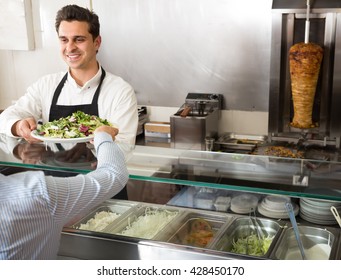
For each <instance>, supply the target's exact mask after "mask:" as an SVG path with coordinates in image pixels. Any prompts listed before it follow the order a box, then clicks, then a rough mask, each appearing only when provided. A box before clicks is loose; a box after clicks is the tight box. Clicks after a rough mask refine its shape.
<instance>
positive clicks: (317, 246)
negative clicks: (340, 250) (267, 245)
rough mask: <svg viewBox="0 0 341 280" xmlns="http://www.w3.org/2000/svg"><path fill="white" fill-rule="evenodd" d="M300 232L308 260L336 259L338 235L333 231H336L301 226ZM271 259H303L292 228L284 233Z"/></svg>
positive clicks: (299, 227)
mask: <svg viewBox="0 0 341 280" xmlns="http://www.w3.org/2000/svg"><path fill="white" fill-rule="evenodd" d="M298 230H299V232H300V237H301V240H302V243H303V248H304V252H305V255H306V258H307V259H308V260H313V259H316V260H327V259H333V258H334V255H335V254H336V251H337V248H336V247H337V246H336V245H337V238H336V236H337V235H336V234H335V233H333V232H332V231H334V230H335V229H329V230H327V229H324V228H318V227H313V226H303V225H299V226H298ZM334 247H335V248H334ZM271 258H273V259H278V260H301V259H302V256H301V253H300V250H299V248H298V245H297V241H296V238H295V233H294V230H293V228H292V227H290V228H287V229H286V230H284V231H283V234H282V236H281V238H280V240H279V242H278V244H277V246H276V248H275V249H274V251H273V254H272V256H271Z"/></svg>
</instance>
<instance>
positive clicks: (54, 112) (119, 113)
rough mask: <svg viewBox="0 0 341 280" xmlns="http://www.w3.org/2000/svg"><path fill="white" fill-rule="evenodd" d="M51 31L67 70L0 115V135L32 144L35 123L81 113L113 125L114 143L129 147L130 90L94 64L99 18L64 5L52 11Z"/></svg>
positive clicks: (134, 118) (133, 110)
mask: <svg viewBox="0 0 341 280" xmlns="http://www.w3.org/2000/svg"><path fill="white" fill-rule="evenodd" d="M55 28H56V31H57V35H58V38H59V42H60V53H61V56H62V58H63V59H64V61H65V62H66V64H67V65H68V71H67V72H66V73H65V72H62V73H55V74H50V75H46V76H44V77H42V78H40V79H39V80H38V81H37V82H35V83H34V84H32V85H31V86H30V87H29V88H28V89H27V92H26V93H25V95H23V96H22V97H21V98H20V99H19V100H18V101H17V102H16V103H15V104H14V105H12V106H10V107H8V108H7V109H6V110H5V111H4V112H3V113H2V114H0V133H5V134H7V135H10V136H17V137H22V138H24V139H26V140H27V141H28V142H30V143H33V142H36V141H37V140H36V139H35V138H33V137H32V136H31V131H32V130H34V129H36V127H37V121H38V120H41V121H42V122H43V123H46V122H48V121H53V120H56V119H59V118H61V117H67V116H69V115H71V114H72V113H73V112H76V111H82V112H84V113H87V114H90V115H96V116H99V117H100V118H103V119H107V120H108V121H109V122H111V123H112V124H116V125H118V128H119V131H120V132H119V134H118V135H117V136H116V142H118V143H120V144H121V147H123V146H124V145H123V146H122V144H126V145H127V147H133V145H134V144H135V137H136V131H137V126H138V112H137V100H136V96H135V92H134V89H133V88H132V86H131V85H129V84H128V83H127V82H126V81H124V80H123V79H122V78H120V77H118V76H115V75H114V74H111V73H108V72H106V71H105V70H104V69H103V67H102V66H101V65H100V63H99V61H98V60H97V53H98V51H99V49H100V46H101V43H102V39H101V36H100V23H99V18H98V16H97V15H96V14H95V13H94V12H93V11H90V10H89V9H86V8H82V7H79V6H77V5H67V6H65V7H63V8H61V9H60V10H59V11H58V12H57V16H56V21H55ZM128 150H129V148H128Z"/></svg>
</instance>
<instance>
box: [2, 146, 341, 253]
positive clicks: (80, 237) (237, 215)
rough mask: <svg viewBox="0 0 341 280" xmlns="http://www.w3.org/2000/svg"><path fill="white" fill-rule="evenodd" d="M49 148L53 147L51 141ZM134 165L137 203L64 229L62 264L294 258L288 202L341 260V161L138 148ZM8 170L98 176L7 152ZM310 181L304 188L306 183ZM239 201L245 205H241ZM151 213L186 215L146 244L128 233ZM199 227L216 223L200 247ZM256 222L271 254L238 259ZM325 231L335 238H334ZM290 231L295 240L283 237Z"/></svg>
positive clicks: (112, 206)
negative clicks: (241, 242) (102, 220)
mask: <svg viewBox="0 0 341 280" xmlns="http://www.w3.org/2000/svg"><path fill="white" fill-rule="evenodd" d="M6 143H7V144H8V142H6ZM18 144H19V145H20V143H18ZM42 146H43V147H44V148H45V144H42ZM35 148H36V147H35ZM49 156H53V154H49ZM335 158H338V157H335ZM127 165H128V170H129V173H130V179H129V181H128V185H127V188H128V198H129V200H128V201H118V200H109V201H106V202H104V203H103V204H102V205H98V207H97V208H96V209H92V211H89V213H88V214H86V215H84V217H78V219H77V220H75V221H74V222H73V223H72V224H69V225H68V226H66V227H65V228H64V230H63V232H62V238H61V244H60V250H59V257H60V258H71V259H250V258H251V259H277V258H284V256H285V255H286V253H285V252H279V253H275V251H276V250H279V251H281V249H280V248H283V245H280V244H283V242H289V243H290V244H291V243H292V241H291V239H292V236H291V235H292V234H290V227H291V224H290V221H289V219H288V217H287V216H286V213H285V212H283V209H281V211H282V212H278V211H279V210H278V209H276V207H278V206H279V205H280V203H283V202H284V201H291V202H292V204H293V205H295V214H296V218H297V221H298V224H299V226H305V227H314V228H317V229H319V234H318V235H316V234H315V233H316V231H311V232H310V231H309V233H308V234H307V236H314V238H310V239H309V240H310V241H309V242H310V243H311V242H315V243H318V244H320V243H321V242H322V244H327V245H328V246H330V248H331V251H330V255H329V259H340V250H339V247H340V228H339V227H338V225H337V222H336V220H334V219H333V216H332V214H331V212H329V208H328V207H330V206H331V205H333V206H335V207H336V208H337V209H338V210H339V211H340V210H341V206H340V205H341V184H340V182H341V173H340V171H341V162H340V161H339V160H328V161H325V160H313V159H304V158H282V157H275V156H265V155H252V154H237V153H233V154H232V153H220V152H209V151H201V150H200V151H199V150H198V151H196V150H180V149H172V148H161V147H149V146H138V145H137V146H135V148H134V150H133V152H132V154H131V155H130V157H129V159H128V162H127ZM0 166H1V172H2V173H4V174H11V173H16V172H19V171H23V170H28V169H30V170H32V169H39V170H44V171H45V172H46V173H49V174H53V175H56V176H70V174H78V173H83V174H85V173H88V172H89V171H91V170H92V167H91V166H90V165H89V166H86V165H84V164H82V165H77V164H75V165H66V166H64V167H63V166H61V165H60V164H55V161H53V160H44V161H36V162H35V163H34V162H30V163H29V164H28V163H23V162H22V161H21V160H20V159H18V158H17V157H15V156H14V155H11V154H9V153H5V152H3V151H1V152H0ZM303 180H305V181H306V183H305V184H302V181H303ZM237 196H239V198H238V199H234V198H235V197H237ZM269 197H275V198H276V199H270V198H269ZM154 198H155V201H153V203H151V202H150V201H151V200H154ZM255 198H256V202H257V203H258V204H256V205H257V206H256V209H250V208H251V206H252V207H255V204H254V201H255ZM279 198H281V199H279ZM236 202H237V204H236V205H235V203H236ZM246 202H247V203H246ZM238 203H239V204H238ZM314 203H315V205H316V204H317V207H315V206H314ZM241 205H244V207H241ZM247 205H249V206H247ZM231 206H232V207H231ZM260 207H262V208H260ZM271 207H272V208H271ZM147 208H148V209H158V208H160V209H162V210H167V211H170V212H175V213H177V214H176V215H175V217H174V219H172V220H170V221H169V222H168V223H167V224H166V225H165V226H164V227H163V228H161V229H160V230H159V231H158V232H157V233H156V234H155V236H152V237H149V238H145V237H136V236H135V237H133V236H127V235H122V234H120V232H119V231H120V230H123V229H124V228H125V227H126V226H127V225H130V226H131V225H132V224H133V222H134V221H135V220H137V219H138V217H139V216H141V215H142V216H143V215H145V213H146V209H147ZM282 208H283V206H282ZM301 209H303V210H304V212H301ZM276 211H277V212H276ZM98 212H113V213H116V214H117V217H116V218H115V219H113V220H112V221H109V224H108V225H105V227H104V228H103V229H102V230H100V231H97V230H95V231H94V230H89V229H81V227H80V226H81V225H82V224H87V222H88V221H89V220H91V219H92V218H95V217H96V213H98ZM108 216H109V215H108ZM195 220H199V221H201V222H202V221H204V222H203V223H204V224H206V223H208V224H209V227H207V228H205V227H204V229H205V230H206V231H204V232H201V233H200V234H199V235H198V234H197V233H194V236H195V237H196V238H199V240H197V239H196V238H194V239H193V236H192V233H191V229H192V222H193V221H195ZM254 220H256V221H258V224H260V227H261V228H262V232H263V233H265V234H266V235H267V234H268V233H269V234H270V235H271V237H273V239H272V242H271V244H270V246H269V248H268V251H266V253H265V254H263V255H260V256H253V255H248V254H245V253H244V254H243V253H242V252H240V251H238V252H232V251H231V244H233V242H237V241H238V239H239V238H242V237H244V236H243V234H244V233H245V232H249V231H250V232H254V233H255V232H256V231H255V229H257V226H255V224H253V223H252V224H251V221H254ZM95 224H96V223H95ZM194 227H195V226H194ZM325 230H327V231H328V233H329V232H330V235H328V234H327V235H326V234H325V233H326V232H324V231H325ZM302 232H303V233H304V232H305V231H302ZM286 233H287V234H288V235H289V237H284V234H286ZM266 235H265V236H266ZM200 238H201V239H200ZM285 240H287V241H285ZM321 240H322V241H321ZM309 242H308V243H309ZM310 243H309V244H310ZM203 245H204V246H203ZM285 246H286V245H285ZM290 246H291V245H290ZM325 247H326V245H325Z"/></svg>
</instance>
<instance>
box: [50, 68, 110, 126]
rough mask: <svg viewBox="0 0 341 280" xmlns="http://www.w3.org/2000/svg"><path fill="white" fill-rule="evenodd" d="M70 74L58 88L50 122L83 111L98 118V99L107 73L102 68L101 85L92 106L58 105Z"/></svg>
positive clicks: (54, 96) (54, 97)
mask: <svg viewBox="0 0 341 280" xmlns="http://www.w3.org/2000/svg"><path fill="white" fill-rule="evenodd" d="M67 75H68V73H66V74H65V76H64V77H63V79H62V80H61V81H60V83H59V85H58V86H57V88H56V90H55V92H54V94H53V99H52V103H51V107H50V115H49V121H50V122H51V121H54V120H58V119H60V118H65V117H67V116H70V115H72V113H74V112H77V111H82V112H84V113H86V114H89V115H95V116H98V104H97V103H98V97H99V92H100V91H101V86H102V82H103V80H104V78H105V71H104V69H103V68H102V75H101V80H100V82H99V85H98V87H97V89H96V92H95V94H94V97H93V98H92V103H91V104H81V105H57V101H58V98H59V95H60V93H61V92H62V88H63V87H64V84H65V81H66V79H67Z"/></svg>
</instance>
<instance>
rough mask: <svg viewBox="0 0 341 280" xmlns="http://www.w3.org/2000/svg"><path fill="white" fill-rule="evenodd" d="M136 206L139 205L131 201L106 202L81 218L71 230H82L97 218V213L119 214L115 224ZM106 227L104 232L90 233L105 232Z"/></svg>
mask: <svg viewBox="0 0 341 280" xmlns="http://www.w3.org/2000/svg"><path fill="white" fill-rule="evenodd" d="M136 205H138V203H137V202H131V201H121V200H107V201H104V202H103V203H102V204H100V205H99V206H97V207H96V208H94V209H93V210H92V211H91V212H90V213H89V214H87V215H86V216H84V217H83V218H81V219H80V220H79V221H78V222H76V223H74V224H73V225H72V226H71V228H73V229H78V230H81V229H80V227H81V225H82V224H86V223H88V222H89V221H90V220H91V219H93V218H94V217H95V215H96V214H97V213H99V212H101V211H107V212H111V213H116V214H118V215H119V217H117V219H115V220H114V222H115V221H116V220H118V219H119V218H120V217H122V215H123V214H125V213H128V212H129V210H131V209H133V208H134V207H135V206H136ZM108 225H109V224H108ZM108 225H107V226H108ZM107 226H106V227H107ZM106 227H104V228H103V229H102V230H88V231H95V232H104V231H105V228H106Z"/></svg>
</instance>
